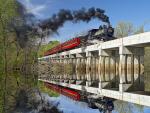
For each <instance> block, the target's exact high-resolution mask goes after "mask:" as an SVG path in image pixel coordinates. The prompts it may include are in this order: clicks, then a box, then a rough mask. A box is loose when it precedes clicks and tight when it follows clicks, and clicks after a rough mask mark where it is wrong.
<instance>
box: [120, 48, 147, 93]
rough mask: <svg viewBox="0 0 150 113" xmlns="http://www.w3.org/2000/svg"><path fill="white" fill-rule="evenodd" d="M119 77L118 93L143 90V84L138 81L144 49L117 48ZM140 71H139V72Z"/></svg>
mask: <svg viewBox="0 0 150 113" xmlns="http://www.w3.org/2000/svg"><path fill="white" fill-rule="evenodd" d="M119 55H120V61H119V75H120V84H119V91H120V92H124V91H127V90H132V91H133V90H135V91H136V90H144V88H143V87H144V86H143V82H144V81H140V76H142V74H140V72H141V71H142V70H141V66H142V65H143V62H142V61H143V60H142V59H141V61H140V58H142V56H144V49H143V48H139V47H132V48H131V47H123V46H120V47H119ZM140 70H141V71H140Z"/></svg>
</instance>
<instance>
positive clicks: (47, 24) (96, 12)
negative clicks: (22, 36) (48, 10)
mask: <svg viewBox="0 0 150 113" xmlns="http://www.w3.org/2000/svg"><path fill="white" fill-rule="evenodd" d="M104 13H105V11H104V10H102V9H99V8H97V9H95V8H90V9H88V10H86V9H84V8H82V9H80V10H78V11H70V10H65V9H62V10H60V11H59V12H58V13H57V14H54V15H53V16H52V17H51V18H49V19H47V20H45V21H43V22H41V23H40V25H39V26H40V27H41V28H42V29H43V30H45V29H50V30H51V31H53V32H56V31H57V30H58V29H59V27H61V26H63V24H64V23H65V22H66V21H73V22H75V23H76V22H78V21H84V22H89V21H90V20H91V19H94V18H98V19H99V20H101V21H102V22H106V23H108V24H110V22H109V17H108V16H107V15H105V14H104Z"/></svg>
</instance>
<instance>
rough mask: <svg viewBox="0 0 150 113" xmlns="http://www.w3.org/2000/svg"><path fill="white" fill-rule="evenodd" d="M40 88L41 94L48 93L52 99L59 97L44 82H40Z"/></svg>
mask: <svg viewBox="0 0 150 113" xmlns="http://www.w3.org/2000/svg"><path fill="white" fill-rule="evenodd" d="M38 87H39V89H40V91H41V92H44V93H47V94H48V95H49V96H50V97H58V96H59V94H58V93H56V92H54V91H53V90H51V89H49V88H47V87H45V85H44V82H41V81H39V82H38Z"/></svg>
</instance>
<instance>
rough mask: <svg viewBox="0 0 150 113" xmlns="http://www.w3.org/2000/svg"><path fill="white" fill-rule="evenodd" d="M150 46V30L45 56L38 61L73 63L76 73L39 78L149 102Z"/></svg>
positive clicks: (111, 96) (124, 99)
mask: <svg viewBox="0 0 150 113" xmlns="http://www.w3.org/2000/svg"><path fill="white" fill-rule="evenodd" d="M147 46H150V32H146V33H142V34H138V35H133V36H129V37H124V38H119V39H115V40H111V41H107V42H103V43H99V44H95V45H91V46H87V47H82V48H76V49H72V50H69V51H64V52H61V53H57V54H53V55H49V56H46V57H42V58H39V62H40V61H42V60H45V61H47V62H50V63H61V64H71V66H72V67H73V69H74V73H72V74H71V75H68V74H67V73H63V75H50V76H48V77H45V76H44V75H43V76H40V78H39V80H42V81H47V82H50V83H53V84H58V85H61V86H65V87H69V88H72V89H76V90H82V91H86V92H89V93H93V94H97V95H100V96H106V97H110V98H114V99H118V100H123V101H128V102H131V103H136V104H140V105H145V106H150V95H149V94H148V93H146V92H145V91H144V47H147ZM82 72H85V73H82Z"/></svg>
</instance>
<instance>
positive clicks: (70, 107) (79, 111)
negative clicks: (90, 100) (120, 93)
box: [45, 95, 150, 113]
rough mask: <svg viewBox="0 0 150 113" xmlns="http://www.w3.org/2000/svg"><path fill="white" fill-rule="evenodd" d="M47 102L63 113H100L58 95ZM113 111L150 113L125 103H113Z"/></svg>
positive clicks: (145, 108)
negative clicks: (51, 102)
mask: <svg viewBox="0 0 150 113" xmlns="http://www.w3.org/2000/svg"><path fill="white" fill-rule="evenodd" d="M45 97H46V98H47V99H48V100H49V101H53V104H55V105H57V106H58V109H59V110H60V111H63V113H100V112H99V110H98V109H91V108H89V107H88V105H87V103H85V102H78V101H74V100H72V99H69V98H68V97H65V96H62V95H60V96H59V97H49V96H48V95H45ZM114 105H115V110H114V111H113V112H112V113H150V107H145V106H139V105H135V104H131V103H127V102H122V101H115V102H114Z"/></svg>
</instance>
